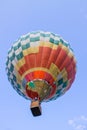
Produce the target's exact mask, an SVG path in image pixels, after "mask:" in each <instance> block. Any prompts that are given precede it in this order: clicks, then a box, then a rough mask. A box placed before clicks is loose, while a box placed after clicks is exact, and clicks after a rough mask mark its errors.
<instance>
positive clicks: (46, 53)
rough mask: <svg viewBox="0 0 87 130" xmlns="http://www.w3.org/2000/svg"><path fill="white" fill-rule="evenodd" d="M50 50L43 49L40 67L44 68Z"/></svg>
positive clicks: (47, 48)
mask: <svg viewBox="0 0 87 130" xmlns="http://www.w3.org/2000/svg"><path fill="white" fill-rule="evenodd" d="M51 50H52V49H51V48H49V47H43V53H42V58H41V59H42V60H41V67H46V65H47V63H48V60H49V57H50V53H51Z"/></svg>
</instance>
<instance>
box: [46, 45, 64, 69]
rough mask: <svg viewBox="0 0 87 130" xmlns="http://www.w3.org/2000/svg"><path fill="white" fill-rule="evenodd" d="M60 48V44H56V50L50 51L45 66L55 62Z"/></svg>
mask: <svg viewBox="0 0 87 130" xmlns="http://www.w3.org/2000/svg"><path fill="white" fill-rule="evenodd" d="M60 50H61V47H60V46H58V48H57V50H55V49H52V51H51V53H50V57H49V60H48V63H47V68H49V67H50V65H51V63H55V61H56V59H57V56H58V54H59V52H60Z"/></svg>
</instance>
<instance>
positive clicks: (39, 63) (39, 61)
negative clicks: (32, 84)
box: [35, 47, 43, 67]
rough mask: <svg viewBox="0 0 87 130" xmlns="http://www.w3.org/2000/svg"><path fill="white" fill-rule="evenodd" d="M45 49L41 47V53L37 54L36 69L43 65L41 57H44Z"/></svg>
mask: <svg viewBox="0 0 87 130" xmlns="http://www.w3.org/2000/svg"><path fill="white" fill-rule="evenodd" d="M42 52H43V47H39V52H38V53H36V61H35V62H36V63H35V64H36V67H40V65H41V60H42V59H41V57H42Z"/></svg>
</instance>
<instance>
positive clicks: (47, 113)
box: [0, 0, 87, 130]
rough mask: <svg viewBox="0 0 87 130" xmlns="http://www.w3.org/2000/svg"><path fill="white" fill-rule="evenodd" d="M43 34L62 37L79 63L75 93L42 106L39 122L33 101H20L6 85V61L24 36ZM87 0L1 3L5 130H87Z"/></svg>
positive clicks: (0, 118) (1, 122)
mask: <svg viewBox="0 0 87 130" xmlns="http://www.w3.org/2000/svg"><path fill="white" fill-rule="evenodd" d="M36 30H43V31H51V32H53V33H57V34H60V35H61V36H62V37H63V38H64V39H65V40H66V41H68V42H69V43H70V45H71V47H72V48H73V50H74V53H75V56H76V59H77V74H76V79H75V81H74V83H73V85H72V87H71V89H70V90H69V91H68V92H67V93H66V94H65V95H64V96H62V97H60V98H59V99H57V100H56V101H53V102H49V103H42V110H43V114H42V116H40V117H36V118H34V117H33V116H32V114H31V112H30V109H29V105H30V101H27V100H25V99H24V98H22V97H21V96H19V95H18V94H17V93H16V91H14V90H13V88H12V86H11V85H10V83H9V82H8V80H7V76H6V72H5V67H6V66H5V62H6V56H7V52H8V50H9V48H10V47H11V45H12V43H13V42H14V41H15V40H16V39H18V38H19V37H20V36H21V35H23V34H26V33H28V32H31V31H36ZM86 59H87V0H43V1H41V0H14V1H12V0H3V1H0V129H1V130H24V129H31V130H35V129H36V130H39V129H41V130H44V129H46V130H48V129H49V130H53V129H56V130H87V101H86V100H87V85H86V82H87V74H86V72H87V61H86Z"/></svg>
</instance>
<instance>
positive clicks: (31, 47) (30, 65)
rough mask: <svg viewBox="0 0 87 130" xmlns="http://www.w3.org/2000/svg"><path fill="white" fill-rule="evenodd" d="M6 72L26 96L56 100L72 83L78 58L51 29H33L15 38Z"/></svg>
mask: <svg viewBox="0 0 87 130" xmlns="http://www.w3.org/2000/svg"><path fill="white" fill-rule="evenodd" d="M6 71H7V76H8V79H9V81H10V82H11V84H12V86H13V88H14V89H15V90H16V91H17V92H18V93H19V94H20V95H21V96H23V97H25V98H26V99H30V100H33V99H39V100H40V101H41V102H42V101H51V100H55V99H56V98H58V97H59V96H61V95H63V94H64V93H65V92H66V91H67V90H68V89H69V88H70V87H71V84H72V83H73V81H74V79H75V74H76V60H75V57H74V54H73V50H72V49H71V47H70V45H69V44H68V43H67V42H66V41H65V40H64V39H62V38H61V37H60V36H58V35H56V34H53V33H51V32H43V31H38V32H32V33H28V34H26V35H24V36H21V37H20V38H19V39H18V40H17V41H15V42H14V43H13V45H12V47H11V49H10V50H9V52H8V56H7V62H6Z"/></svg>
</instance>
